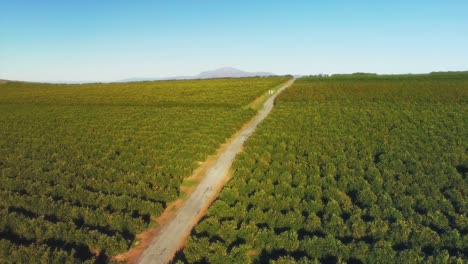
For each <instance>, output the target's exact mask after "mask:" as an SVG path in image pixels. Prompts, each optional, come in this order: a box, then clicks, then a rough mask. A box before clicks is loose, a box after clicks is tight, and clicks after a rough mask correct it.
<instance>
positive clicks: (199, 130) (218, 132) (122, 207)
mask: <svg viewBox="0 0 468 264" xmlns="http://www.w3.org/2000/svg"><path fill="white" fill-rule="evenodd" d="M287 79H288V78H287V77H272V78H242V79H213V80H193V81H158V82H140V83H112V84H82V85H62V84H37V83H21V82H6V83H2V84H0V262H3V261H5V262H16V263H34V262H42V263H51V262H55V263H65V262H83V261H90V262H94V261H96V260H99V261H101V260H106V258H107V257H109V256H115V255H117V254H119V253H123V252H125V251H126V250H127V249H128V248H129V246H130V244H131V243H132V242H133V241H134V238H135V235H136V234H138V233H140V232H142V231H144V230H145V229H147V228H148V226H149V224H150V222H151V221H150V217H151V216H155V217H157V216H158V215H159V214H160V213H161V212H162V211H163V210H164V209H165V208H166V205H167V203H169V202H171V201H174V200H175V199H177V197H179V195H181V193H180V190H179V187H180V186H181V184H182V181H183V180H184V178H186V177H188V176H190V175H191V173H192V172H193V170H194V169H195V168H196V167H197V166H198V162H200V161H204V160H205V159H206V158H207V157H208V156H209V155H211V154H214V153H215V151H216V149H218V148H219V146H220V145H221V144H222V143H224V142H225V141H226V139H227V138H229V137H230V136H231V135H232V134H233V133H234V132H235V131H237V130H238V129H239V128H240V127H241V126H242V124H243V123H245V122H246V121H247V120H249V118H251V117H252V116H253V115H254V114H255V111H254V110H253V109H251V108H250V107H249V105H250V103H251V102H253V101H254V100H255V99H256V98H257V97H259V96H261V95H263V94H265V93H266V91H268V90H269V89H272V88H273V87H276V86H278V85H279V84H281V83H283V82H285V81H286V80H287ZM97 252H99V253H100V254H99V258H97V259H96V257H95V256H94V254H95V253H97ZM93 253H94V254H93Z"/></svg>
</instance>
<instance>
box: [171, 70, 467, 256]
mask: <svg viewBox="0 0 468 264" xmlns="http://www.w3.org/2000/svg"><path fill="white" fill-rule="evenodd" d="M278 99H279V100H278V101H277V103H276V105H275V108H274V109H273V111H272V112H271V114H270V115H269V116H268V117H267V118H266V120H265V121H264V123H262V124H261V125H260V126H259V128H258V130H257V131H256V132H255V134H254V135H253V136H252V138H251V139H249V140H248V142H247V143H246V146H245V148H244V152H243V153H241V154H240V155H239V156H238V158H237V160H236V162H235V164H234V169H233V175H232V179H231V181H230V182H229V183H228V184H227V186H226V187H225V188H224V189H223V190H222V192H221V193H220V196H219V198H218V199H217V200H216V201H215V202H214V203H213V204H212V205H211V207H210V209H209V211H208V213H207V215H206V216H205V217H204V218H203V219H202V220H201V221H200V223H199V224H198V225H197V226H196V227H195V228H194V230H193V231H192V234H191V236H190V238H189V240H188V243H187V244H186V247H185V248H184V250H183V251H181V252H180V253H179V254H178V260H179V261H180V262H189V263H206V262H208V263H252V262H253V263H268V262H276V263H295V262H300V263H310V262H312V263H314V262H321V263H448V262H449V263H462V262H464V261H466V259H467V258H468V178H467V174H468V172H467V171H468V74H467V73H445V74H443V73H438V74H430V75H402V76H376V75H366V74H360V75H339V76H333V77H328V78H320V77H308V78H302V79H299V80H297V81H296V82H295V84H294V85H293V87H291V88H289V89H287V90H286V91H285V92H284V93H283V94H281V95H280V96H279V98H278Z"/></svg>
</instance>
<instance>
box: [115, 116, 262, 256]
mask: <svg viewBox="0 0 468 264" xmlns="http://www.w3.org/2000/svg"><path fill="white" fill-rule="evenodd" d="M252 119H253V118H252ZM250 122H251V120H249V121H248V122H247V123H245V124H244V125H242V127H241V128H240V129H239V130H238V131H236V133H234V135H232V136H231V138H229V139H228V140H227V141H226V142H225V143H223V144H222V145H221V147H220V148H219V149H218V150H217V151H216V154H214V155H211V156H209V157H208V159H207V160H206V161H204V162H199V163H200V164H201V165H200V167H198V168H197V169H195V170H194V172H193V173H192V175H191V176H189V177H187V178H185V180H184V182H185V181H196V182H197V183H196V184H194V185H193V186H181V187H180V191H181V192H184V193H185V196H184V198H183V199H177V200H175V201H173V202H171V203H169V204H168V205H167V207H166V209H165V210H164V212H163V213H162V214H161V215H160V216H159V217H152V218H151V220H152V221H153V222H155V223H156V224H157V225H156V226H155V227H152V228H150V229H148V230H146V231H144V232H143V233H140V234H138V235H137V236H136V240H137V241H138V244H137V245H136V246H134V247H132V248H130V249H129V250H128V251H127V252H125V253H123V254H120V255H117V256H115V257H112V260H114V261H119V262H127V263H129V264H133V263H137V260H138V258H139V257H140V255H141V253H142V252H143V251H144V250H145V249H146V248H147V247H148V246H149V245H150V243H151V240H152V238H153V237H154V236H155V235H156V234H157V233H158V231H159V227H160V226H163V225H164V224H166V223H167V222H169V221H170V220H172V219H173V218H174V214H175V212H176V211H177V209H178V208H180V206H181V205H182V204H183V203H184V201H185V200H186V199H187V198H188V197H189V196H190V194H191V193H192V192H193V191H194V190H195V189H196V188H197V186H198V183H199V182H200V180H201V179H202V178H203V176H204V175H205V174H206V172H207V170H208V168H210V167H211V166H212V165H213V164H214V163H215V162H216V160H217V159H218V158H219V156H220V155H221V154H222V153H224V151H225V149H226V148H227V147H228V146H229V143H230V142H231V141H232V140H233V139H234V138H236V137H237V135H238V134H239V133H240V131H242V130H243V129H244V127H246V126H247V125H248V124H249V123H250ZM229 179H230V173H228V175H226V180H225V182H224V183H226V182H227V181H228V180H229ZM223 186H224V184H222V185H220V186H218V187H217V189H216V193H219V192H220V191H221V189H222V188H223ZM215 199H216V196H215V197H213V198H212V200H211V201H210V204H211V203H212V202H213V201H214V200H215ZM208 207H209V206H208ZM208 207H207V208H204V210H201V211H200V214H199V215H198V217H197V220H196V221H195V223H193V224H194V225H195V224H196V223H197V222H198V220H200V219H201V217H203V216H204V215H205V214H206V211H207V210H208ZM189 235H190V234H189V233H188V234H186V237H185V238H184V242H183V243H182V244H181V245H180V246H179V249H180V248H182V247H183V246H184V245H185V241H187V239H188V237H189Z"/></svg>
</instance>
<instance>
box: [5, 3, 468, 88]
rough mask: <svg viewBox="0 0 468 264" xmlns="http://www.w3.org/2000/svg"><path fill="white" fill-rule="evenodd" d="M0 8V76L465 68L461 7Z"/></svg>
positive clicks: (110, 77)
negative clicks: (225, 68) (0, 14)
mask: <svg viewBox="0 0 468 264" xmlns="http://www.w3.org/2000/svg"><path fill="white" fill-rule="evenodd" d="M0 3H1V6H2V10H3V12H2V16H1V18H0V79H10V80H23V81H41V82H73V81H74V82H80V81H81V82H86V81H93V82H109V81H117V80H121V79H127V78H165V77H172V76H181V75H182V76H185V75H197V74H199V73H200V72H202V71H206V70H213V69H217V68H221V67H234V68H238V69H240V70H244V71H249V72H257V71H264V72H272V73H275V74H278V75H283V74H297V75H309V74H319V73H325V74H335V73H353V72H374V73H379V74H397V73H428V72H432V71H463V70H468V50H467V49H466V47H468V33H467V29H468V17H467V16H466V13H468V3H467V2H466V1H450V3H448V2H447V1H412V2H411V3H408V2H407V1H393V2H391V3H388V2H386V3H375V2H370V1H357V2H352V3H349V2H345V1H328V2H326V3H322V2H321V3H311V2H308V1H294V2H293V3H290V2H271V1H256V2H255V3H252V2H248V1H236V2H230V3H226V2H219V1H203V2H188V1H171V2H162V1H133V2H125V1H99V2H94V1H69V2H63V1H42V2H38V1H15V2H12V1H4V0H0Z"/></svg>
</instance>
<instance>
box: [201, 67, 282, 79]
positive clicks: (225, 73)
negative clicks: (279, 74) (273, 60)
mask: <svg viewBox="0 0 468 264" xmlns="http://www.w3.org/2000/svg"><path fill="white" fill-rule="evenodd" d="M273 75H275V74H274V73H271V72H246V71H241V70H239V69H235V68H231V67H224V68H219V69H216V70H213V71H204V72H202V73H200V74H198V75H197V76H195V77H196V78H197V79H210V78H241V77H254V76H273Z"/></svg>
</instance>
